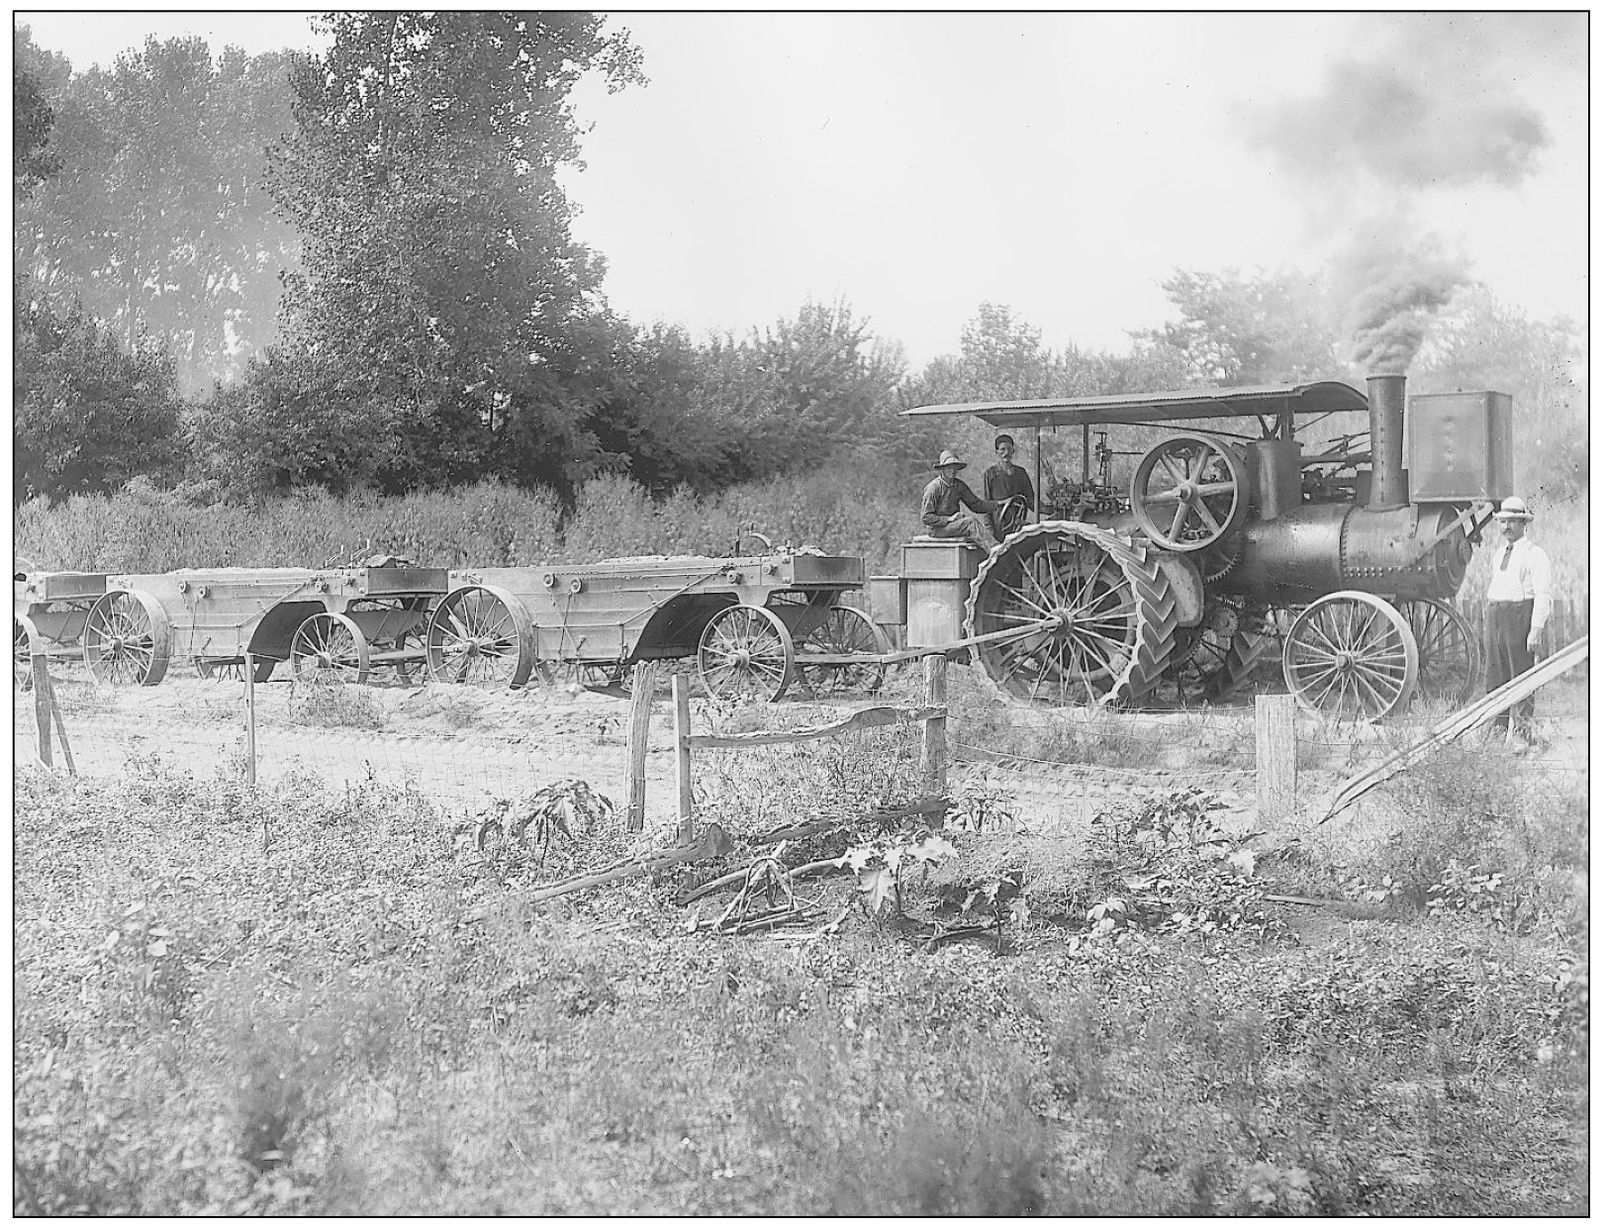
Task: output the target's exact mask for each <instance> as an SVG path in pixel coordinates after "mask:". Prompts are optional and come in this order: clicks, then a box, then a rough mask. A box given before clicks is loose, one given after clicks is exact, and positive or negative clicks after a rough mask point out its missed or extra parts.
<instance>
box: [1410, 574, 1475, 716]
mask: <svg viewBox="0 0 1605 1226" xmlns="http://www.w3.org/2000/svg"><path fill="white" fill-rule="evenodd" d="M1394 603H1395V604H1397V605H1398V607H1399V612H1401V613H1403V614H1404V618H1405V620H1406V621H1407V622H1409V623H1410V632H1411V634H1413V635H1414V636H1415V640H1416V650H1417V651H1419V652H1420V653H1421V669H1420V672H1419V673H1418V674H1417V675H1416V693H1417V694H1419V695H1421V697H1423V698H1425V699H1428V700H1430V701H1436V702H1443V703H1447V704H1448V705H1449V706H1451V707H1463V706H1465V704H1466V703H1468V702H1470V701H1471V699H1472V697H1473V695H1475V694H1476V693H1477V690H1478V688H1479V686H1480V685H1481V683H1482V664H1483V661H1482V646H1481V644H1479V643H1478V642H1477V635H1476V632H1475V631H1473V630H1472V628H1471V623H1470V622H1468V621H1467V620H1466V619H1465V617H1464V616H1463V615H1462V614H1461V613H1460V610H1458V609H1456V608H1455V607H1454V606H1453V605H1452V604H1449V603H1448V602H1447V601H1443V600H1431V599H1423V600H1398V601H1395V602H1394Z"/></svg>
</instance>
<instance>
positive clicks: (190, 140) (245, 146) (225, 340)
mask: <svg viewBox="0 0 1605 1226" xmlns="http://www.w3.org/2000/svg"><path fill="white" fill-rule="evenodd" d="M23 33H24V38H23V40H22V41H20V42H19V46H18V58H19V62H22V61H23V60H24V58H26V59H28V60H29V61H30V62H37V61H38V60H39V58H40V53H39V52H38V51H37V49H36V48H31V46H30V45H28V44H27V43H26V39H25V33H26V32H25V31H24V32H23ZM50 88H51V89H53V90H54V91H55V94H54V95H53V96H54V105H55V109H56V116H57V124H56V134H57V136H58V138H59V139H58V140H57V141H56V142H55V143H56V146H57V148H58V149H59V156H60V158H61V165H62V170H61V173H60V174H59V175H57V176H56V177H54V178H52V179H51V180H50V181H49V182H48V183H47V184H45V185H44V187H43V188H41V189H40V190H39V191H37V192H36V193H34V196H33V198H32V199H30V200H29V201H28V203H27V204H26V206H25V207H19V209H18V215H17V219H16V230H15V234H14V242H15V254H16V260H17V265H18V267H19V268H20V269H23V270H25V271H27V272H28V273H30V274H31V275H32V277H33V279H34V282H35V284H36V286H37V287H38V293H39V294H41V295H43V296H44V297H45V298H46V299H47V300H48V301H49V302H50V303H51V304H52V305H53V306H54V307H55V309H57V310H58V311H60V310H63V309H65V306H66V304H68V303H70V302H71V301H72V300H73V299H74V298H81V299H82V300H83V303H84V307H85V309H86V310H87V311H89V312H90V313H91V314H93V315H95V316H96V317H98V318H100V319H102V320H104V321H106V323H107V324H108V325H109V326H111V327H113V328H114V329H116V330H117V332H118V333H119V334H120V335H121V336H122V337H123V339H124V342H125V344H128V345H133V344H134V343H135V341H136V340H137V338H138V337H139V336H140V335H141V334H149V335H152V336H155V337H158V338H161V340H162V341H163V342H164V343H165V344H166V345H167V347H168V348H169V349H170V350H171V351H172V352H173V354H174V355H175V358H176V359H177V361H178V368H179V380H180V386H181V387H182V388H184V389H185V390H186V391H195V390H198V389H199V388H201V387H204V386H206V385H207V384H209V383H210V382H212V381H214V380H217V379H226V378H230V377H233V376H234V375H236V374H237V373H238V370H239V366H240V363H241V355H242V354H249V353H250V352H254V351H256V350H258V349H259V348H260V347H261V346H263V345H264V344H266V342H267V341H268V340H269V339H270V337H271V330H272V327H273V323H274V313H275V310H276V307H277V301H278V296H279V285H278V276H279V274H280V272H281V271H282V270H283V269H284V268H287V267H293V266H294V264H295V261H296V254H295V243H294V237H293V235H292V234H291V232H290V231H289V229H288V228H287V227H286V226H285V225H284V224H283V223H282V222H279V221H277V220H276V219H275V218H274V217H273V215H272V204H271V201H270V200H269V199H268V197H267V196H266V195H265V193H264V192H263V191H262V187H261V183H262V177H263V174H264V172H265V167H266V158H265V149H266V146H267V145H268V143H269V142H270V141H272V140H274V139H275V138H276V137H277V136H278V134H279V133H281V132H282V131H284V130H285V129H286V128H287V127H288V124H289V98H288V88H287V85H286V80H285V57H283V56H282V55H277V54H270V55H264V56H258V57H255V58H251V57H248V56H246V55H245V54H244V53H243V52H242V51H240V50H239V49H238V48H229V49H227V50H225V51H224V52H223V54H222V56H221V57H219V58H218V59H217V60H216V61H215V62H214V60H213V57H212V55H211V52H210V51H209V50H208V48H207V46H206V44H205V42H203V41H202V40H200V39H197V38H180V39H172V40H170V41H167V42H158V41H156V40H155V39H148V40H147V41H146V43H145V45H144V47H143V48H141V49H140V50H137V51H132V52H128V53H125V54H124V55H122V56H119V57H118V59H117V61H116V63H115V65H114V66H113V68H112V69H111V70H110V71H104V70H101V69H91V70H90V71H88V72H85V73H82V74H77V75H71V76H69V77H67V78H66V79H65V80H62V79H60V78H59V77H58V78H55V84H53V85H52V86H51V87H50Z"/></svg>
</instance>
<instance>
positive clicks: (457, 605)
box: [424, 585, 535, 689]
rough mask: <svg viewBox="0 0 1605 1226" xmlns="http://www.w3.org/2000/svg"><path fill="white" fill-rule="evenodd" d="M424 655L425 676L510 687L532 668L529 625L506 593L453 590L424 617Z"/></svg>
mask: <svg viewBox="0 0 1605 1226" xmlns="http://www.w3.org/2000/svg"><path fill="white" fill-rule="evenodd" d="M424 653H425V658H426V660H427V663H428V667H429V676H430V679H431V680H434V681H443V682H448V683H451V684H454V685H463V684H467V685H486V686H509V687H512V688H514V689H516V688H518V687H519V686H522V685H523V684H524V683H525V682H527V681H528V680H529V676H530V673H531V672H532V671H533V669H534V668H535V628H534V623H533V622H532V620H531V618H530V613H529V609H528V608H526V607H525V605H524V602H523V601H521V600H519V599H518V598H517V597H516V596H514V595H512V594H511V593H510V592H506V591H503V590H502V589H501V588H495V587H483V586H479V585H475V586H472V587H462V588H458V589H457V590H456V591H455V592H452V593H451V594H450V595H448V596H447V597H446V598H445V599H444V600H442V601H441V602H440V604H439V605H437V606H436V608H435V611H434V613H433V614H431V615H430V618H429V626H428V629H427V630H426V631H425V633H424Z"/></svg>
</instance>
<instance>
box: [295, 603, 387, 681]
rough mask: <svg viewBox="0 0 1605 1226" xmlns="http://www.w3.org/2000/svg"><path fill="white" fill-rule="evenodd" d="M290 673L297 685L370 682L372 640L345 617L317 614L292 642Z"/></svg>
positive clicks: (303, 625)
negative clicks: (315, 682) (369, 667)
mask: <svg viewBox="0 0 1605 1226" xmlns="http://www.w3.org/2000/svg"><path fill="white" fill-rule="evenodd" d="M290 673H291V675H292V676H293V677H294V678H295V679H296V680H297V681H344V682H348V683H349V684H352V685H361V684H362V683H363V682H364V681H366V680H367V679H368V640H367V638H366V637H364V635H363V633H362V630H361V629H360V628H359V627H358V626H357V623H356V622H354V621H352V620H351V619H350V618H349V617H347V616H346V615H345V614H344V613H314V614H313V615H312V616H311V617H309V618H307V619H306V621H304V622H302V623H301V624H300V626H298V627H297V628H296V631H295V637H294V638H292V639H291V640H290Z"/></svg>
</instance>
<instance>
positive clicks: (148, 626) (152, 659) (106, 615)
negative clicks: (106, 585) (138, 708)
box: [83, 591, 173, 685]
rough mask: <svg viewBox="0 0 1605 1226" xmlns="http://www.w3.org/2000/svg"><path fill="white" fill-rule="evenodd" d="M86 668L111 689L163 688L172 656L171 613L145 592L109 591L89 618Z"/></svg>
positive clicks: (90, 610)
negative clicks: (112, 686) (144, 686)
mask: <svg viewBox="0 0 1605 1226" xmlns="http://www.w3.org/2000/svg"><path fill="white" fill-rule="evenodd" d="M83 653H84V663H85V664H87V665H88V666H89V672H90V674H91V675H92V676H93V677H94V678H95V680H96V681H101V682H105V683H106V684H107V685H158V684H160V682H161V679H162V678H163V677H164V676H166V675H167V662H168V661H169V660H170V659H171V658H172V655H173V627H172V623H171V622H170V621H168V618H167V610H165V609H163V608H162V606H161V605H160V604H159V603H158V602H157V600H156V598H155V597H154V596H150V595H148V594H146V593H145V592H133V591H121V592H107V593H106V594H105V595H104V596H102V597H101V598H100V599H99V600H97V601H95V603H94V604H93V605H91V606H90V609H89V615H88V617H86V618H85V619H84V634H83Z"/></svg>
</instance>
